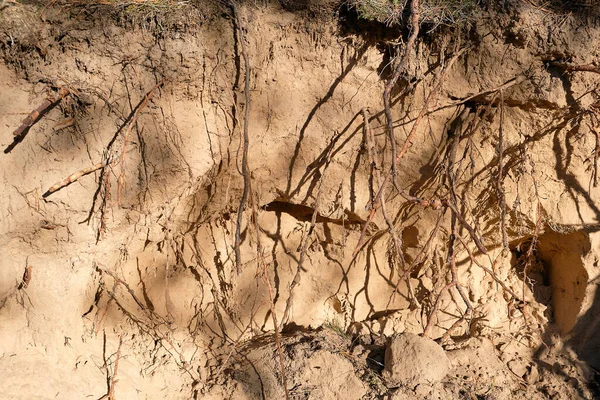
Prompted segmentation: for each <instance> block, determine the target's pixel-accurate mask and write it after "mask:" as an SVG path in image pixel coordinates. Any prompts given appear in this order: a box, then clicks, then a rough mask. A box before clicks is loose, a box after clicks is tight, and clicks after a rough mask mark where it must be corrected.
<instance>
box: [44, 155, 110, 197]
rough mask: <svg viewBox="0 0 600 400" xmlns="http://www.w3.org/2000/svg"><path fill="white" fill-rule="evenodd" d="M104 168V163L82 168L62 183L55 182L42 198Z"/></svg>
mask: <svg viewBox="0 0 600 400" xmlns="http://www.w3.org/2000/svg"><path fill="white" fill-rule="evenodd" d="M105 166H106V164H105V163H98V164H96V165H94V166H92V167H89V168H84V169H82V170H80V171H77V172H75V173H73V174H71V175H69V176H68V177H66V178H65V179H63V180H62V181H60V182H57V183H55V184H54V185H52V186H51V187H50V188H49V189H48V190H46V192H45V193H44V194H43V195H42V197H43V198H44V199H45V198H46V197H48V196H50V195H51V194H52V193H54V192H57V191H59V190H60V189H62V188H64V187H67V186H69V185H70V184H71V183H73V182H76V181H77V180H78V179H79V178H81V177H83V176H86V175H89V174H91V173H92V172H95V171H98V170H99V169H100V168H103V167H105Z"/></svg>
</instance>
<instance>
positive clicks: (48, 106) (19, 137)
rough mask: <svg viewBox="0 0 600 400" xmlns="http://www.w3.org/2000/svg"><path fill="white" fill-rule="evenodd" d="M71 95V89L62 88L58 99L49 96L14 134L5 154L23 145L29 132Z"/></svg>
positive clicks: (57, 96)
mask: <svg viewBox="0 0 600 400" xmlns="http://www.w3.org/2000/svg"><path fill="white" fill-rule="evenodd" d="M69 93H70V91H69V89H68V88H66V87H61V88H60V89H59V90H58V94H57V95H56V97H53V96H50V95H49V96H48V97H47V98H46V100H44V102H43V103H42V104H41V105H40V106H39V107H38V108H36V109H35V110H33V111H32V112H31V113H30V114H29V115H28V116H27V118H25V119H24V120H23V123H22V124H21V126H19V127H18V128H17V129H16V130H15V131H14V132H13V135H14V138H13V142H12V143H11V144H9V145H8V147H7V148H6V149H4V154H8V153H10V152H11V151H12V149H14V148H15V146H16V145H18V144H19V143H21V142H22V141H23V139H25V136H27V134H28V133H29V130H30V129H31V128H32V127H33V125H35V124H36V123H37V122H38V121H39V120H40V119H42V117H43V116H44V115H46V114H47V113H48V112H50V110H52V109H53V108H54V107H56V106H57V105H58V104H59V103H60V102H61V101H62V99H63V98H64V97H65V96H66V95H68V94H69Z"/></svg>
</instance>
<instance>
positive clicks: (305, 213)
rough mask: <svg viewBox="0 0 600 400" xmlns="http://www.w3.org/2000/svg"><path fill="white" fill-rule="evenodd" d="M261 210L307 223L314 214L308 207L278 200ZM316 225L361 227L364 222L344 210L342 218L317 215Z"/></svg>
mask: <svg viewBox="0 0 600 400" xmlns="http://www.w3.org/2000/svg"><path fill="white" fill-rule="evenodd" d="M262 209H263V210H265V211H272V212H275V213H285V214H288V215H290V216H292V217H294V218H296V219H297V220H298V221H303V222H307V221H310V220H311V219H312V215H313V212H314V209H313V208H312V207H308V206H305V205H302V204H293V203H290V202H287V201H280V200H275V201H272V202H271V203H269V204H267V205H265V206H263V207H262ZM316 222H317V223H325V222H329V223H333V224H338V225H343V224H344V225H358V226H360V225H362V224H363V223H364V222H365V221H363V220H362V219H361V218H360V217H359V216H358V215H357V214H355V213H353V212H351V211H349V210H344V218H329V217H325V216H323V215H321V214H317V219H316Z"/></svg>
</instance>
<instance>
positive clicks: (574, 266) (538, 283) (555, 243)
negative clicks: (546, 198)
mask: <svg viewBox="0 0 600 400" xmlns="http://www.w3.org/2000/svg"><path fill="white" fill-rule="evenodd" d="M530 245H531V238H525V239H523V240H520V241H518V242H516V243H513V245H512V246H511V248H512V249H513V250H512V251H513V254H514V256H515V259H516V260H517V261H516V267H517V270H518V272H519V274H520V276H521V278H522V279H523V268H524V265H525V261H526V260H525V257H526V254H527V250H528V249H529V247H530ZM590 246H591V245H590V241H589V238H588V235H587V234H585V233H584V232H572V233H565V234H563V233H557V232H553V231H550V232H547V233H544V234H542V235H540V236H539V237H538V244H537V248H536V249H535V251H534V253H533V259H532V260H531V262H530V265H529V267H528V270H527V278H528V281H529V280H530V282H528V284H532V285H533V292H534V295H535V297H536V300H537V301H538V302H540V303H542V304H546V305H551V306H552V317H553V320H554V323H555V324H556V326H557V327H558V329H559V331H560V333H561V334H563V335H565V334H567V333H569V332H570V331H571V329H573V327H574V326H575V323H576V322H577V316H578V315H579V311H580V310H581V305H582V303H583V300H584V297H585V291H586V286H587V282H588V274H587V271H586V270H585V268H584V265H583V256H584V255H585V254H586V253H587V252H589V251H590Z"/></svg>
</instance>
